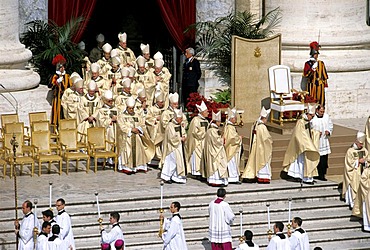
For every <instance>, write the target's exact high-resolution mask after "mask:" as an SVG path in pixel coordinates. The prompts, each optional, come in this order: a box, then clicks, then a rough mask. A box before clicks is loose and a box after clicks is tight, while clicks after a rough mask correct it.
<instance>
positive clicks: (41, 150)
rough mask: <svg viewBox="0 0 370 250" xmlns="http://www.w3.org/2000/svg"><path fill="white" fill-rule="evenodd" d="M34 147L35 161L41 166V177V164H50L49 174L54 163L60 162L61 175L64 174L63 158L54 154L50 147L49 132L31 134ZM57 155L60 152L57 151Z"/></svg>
mask: <svg viewBox="0 0 370 250" xmlns="http://www.w3.org/2000/svg"><path fill="white" fill-rule="evenodd" d="M31 142H32V147H33V148H34V159H35V161H36V162H37V163H38V166H39V176H40V175H41V163H42V162H48V163H49V168H48V173H50V170H51V163H52V162H59V175H61V174H62V161H63V159H62V157H61V156H60V155H59V154H52V150H51V147H50V132H49V131H33V132H32V134H31ZM57 153H59V151H58V150H57Z"/></svg>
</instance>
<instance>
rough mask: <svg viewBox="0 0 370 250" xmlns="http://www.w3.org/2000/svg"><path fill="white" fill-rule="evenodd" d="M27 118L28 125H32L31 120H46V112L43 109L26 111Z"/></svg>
mask: <svg viewBox="0 0 370 250" xmlns="http://www.w3.org/2000/svg"><path fill="white" fill-rule="evenodd" d="M28 119H29V122H30V125H31V126H32V123H33V122H37V121H47V120H48V116H47V114H46V111H43V112H31V113H28Z"/></svg>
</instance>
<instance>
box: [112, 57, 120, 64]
mask: <svg viewBox="0 0 370 250" xmlns="http://www.w3.org/2000/svg"><path fill="white" fill-rule="evenodd" d="M112 64H113V65H120V64H121V60H120V59H119V57H117V56H116V57H113V58H112Z"/></svg>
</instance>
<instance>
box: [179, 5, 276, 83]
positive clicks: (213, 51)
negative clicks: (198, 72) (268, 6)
mask: <svg viewBox="0 0 370 250" xmlns="http://www.w3.org/2000/svg"><path fill="white" fill-rule="evenodd" d="M280 22H281V12H280V9H279V8H276V9H273V10H271V11H270V12H268V13H267V14H266V15H265V16H263V17H262V18H260V19H259V20H258V19H257V17H256V15H254V14H252V13H250V12H236V13H235V14H229V15H227V16H224V17H218V18H216V19H215V20H214V21H206V22H197V23H195V24H193V25H190V26H189V27H188V28H187V29H186V30H185V32H189V31H190V30H194V29H195V30H196V31H197V44H196V51H197V55H198V56H206V57H207V60H208V61H209V65H210V69H214V70H215V74H216V76H218V77H219V80H220V82H221V83H224V84H228V85H230V79H231V38H232V36H233V35H237V36H240V37H244V38H248V39H261V38H266V37H268V36H270V35H272V34H273V30H274V29H275V28H276V27H277V25H278V24H279V23H280Z"/></svg>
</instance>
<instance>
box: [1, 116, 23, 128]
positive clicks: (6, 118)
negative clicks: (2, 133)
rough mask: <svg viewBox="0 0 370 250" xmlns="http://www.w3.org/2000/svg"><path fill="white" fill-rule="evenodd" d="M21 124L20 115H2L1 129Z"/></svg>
mask: <svg viewBox="0 0 370 250" xmlns="http://www.w3.org/2000/svg"><path fill="white" fill-rule="evenodd" d="M13 122H19V118H18V114H2V115H1V127H2V128H4V127H5V124H7V123H13Z"/></svg>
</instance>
